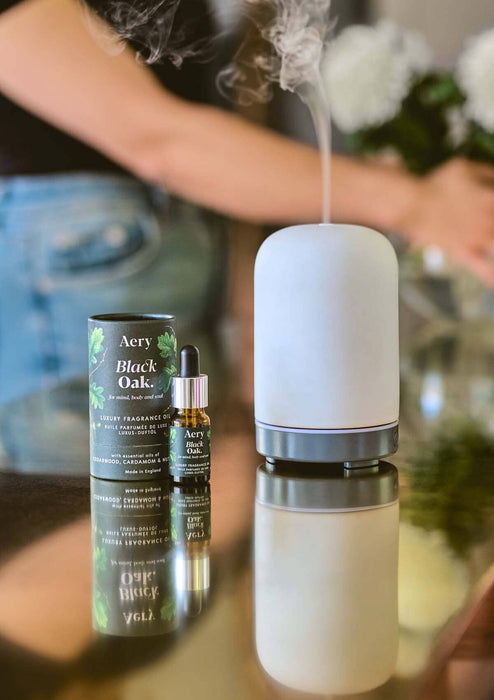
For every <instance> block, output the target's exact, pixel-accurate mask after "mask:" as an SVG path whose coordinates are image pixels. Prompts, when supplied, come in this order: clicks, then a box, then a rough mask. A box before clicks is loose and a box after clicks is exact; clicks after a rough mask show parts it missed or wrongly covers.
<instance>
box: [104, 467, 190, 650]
mask: <svg viewBox="0 0 494 700" xmlns="http://www.w3.org/2000/svg"><path fill="white" fill-rule="evenodd" d="M91 519H92V532H93V626H94V628H95V629H96V630H97V631H98V632H101V633H103V634H109V635H115V636H120V637H143V636H150V635H155V634H164V633H166V632H169V631H172V630H174V629H176V627H177V626H178V622H179V618H178V605H177V597H176V593H175V582H174V555H173V549H172V545H171V538H170V511H169V485H168V481H156V482H154V481H142V482H137V481H136V482H134V483H132V484H129V483H123V482H121V481H106V480H102V479H95V478H92V479H91Z"/></svg>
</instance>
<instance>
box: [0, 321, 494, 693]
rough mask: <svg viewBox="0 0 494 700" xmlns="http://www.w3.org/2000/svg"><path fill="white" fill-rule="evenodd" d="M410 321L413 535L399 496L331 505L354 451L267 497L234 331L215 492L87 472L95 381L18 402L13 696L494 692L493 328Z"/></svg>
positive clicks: (10, 467)
mask: <svg viewBox="0 0 494 700" xmlns="http://www.w3.org/2000/svg"><path fill="white" fill-rule="evenodd" d="M408 320H409V323H408V324H405V325H406V328H407V330H406V333H405V337H404V339H403V342H402V354H403V356H402V363H401V366H402V375H403V376H402V411H401V441H400V448H399V451H398V453H397V454H396V455H393V456H392V457H391V458H390V459H389V460H388V462H390V463H391V464H392V465H394V466H395V467H396V468H397V470H398V475H399V485H400V499H399V500H400V504H399V506H400V507H399V517H400V529H399V533H398V520H397V519H398V506H397V504H396V502H395V501H393V497H392V495H391V496H389V498H388V499H387V502H386V503H379V504H377V505H376V504H374V505H375V506H376V507H369V508H365V509H360V510H354V511H348V512H345V510H344V509H343V510H341V509H338V508H337V507H335V501H334V500H332V499H334V492H335V488H336V486H335V484H336V483H337V481H338V480H340V482H341V483H340V486H339V487H338V488H340V487H341V488H342V489H346V488H347V486H348V481H345V478H346V477H345V474H344V472H343V470H342V467H334V468H332V470H328V472H327V473H319V474H317V475H316V477H317V478H318V479H319V480H320V484H321V486H320V488H318V489H316V490H315V491H314V493H315V494H316V496H315V497H314V498H315V501H314V500H310V499H311V498H312V496H310V497H308V496H307V493H309V494H310V493H311V492H310V487H311V484H309V491H308V490H307V488H306V486H307V485H305V486H304V479H307V478H308V477H309V475H308V473H307V472H297V470H296V469H295V472H294V473H286V472H283V470H282V471H281V472H279V473H276V474H274V475H272V474H269V472H266V474H267V476H266V479H268V480H269V479H272V478H276V479H279V480H281V484H282V486H281V487H280V488H281V489H282V490H283V489H285V492H286V493H288V492H290V498H291V499H292V500H291V501H290V503H289V504H288V505H286V503H285V505H284V502H283V501H281V502H279V501H276V502H270V501H269V498H270V497H269V494H270V493H274V492H275V491H276V488H274V490H273V489H272V488H271V486H270V485H269V484H268V486H266V484H265V483H264V484H263V485H262V494H261V493H258V496H259V497H258V500H257V503H256V471H257V469H258V467H259V465H260V464H261V462H262V460H261V458H260V457H259V455H257V454H256V451H255V441H254V430H253V410H252V405H251V400H250V397H249V396H247V395H246V396H244V395H243V392H242V388H241V387H242V386H244V385H248V383H249V382H248V381H247V382H245V381H244V382H241V381H240V380H239V372H240V371H241V368H239V367H238V366H236V365H235V363H234V362H233V361H232V355H237V356H238V352H235V353H229V352H228V351H227V349H226V348H227V347H228V346H231V345H232V343H231V338H230V340H229V341H228V342H225V338H224V336H222V338H220V339H219V340H218V339H217V338H216V339H215V338H213V339H210V340H203V341H201V347H202V349H203V356H204V366H205V368H206V370H207V371H209V373H210V375H211V388H212V391H211V394H212V405H211V408H210V411H209V413H210V415H211V418H212V425H213V463H212V479H211V487H210V488H209V487H208V486H203V487H190V488H188V487H187V488H186V487H176V486H173V485H172V484H170V483H169V482H168V481H161V482H139V483H134V482H110V481H102V480H96V479H91V480H90V478H89V475H88V420H87V385H86V383H85V382H84V381H83V380H81V381H74V382H71V383H69V384H66V385H64V386H62V387H58V388H55V389H53V390H51V391H47V392H45V393H43V394H39V395H36V396H28V397H25V398H24V399H21V400H19V401H17V402H15V403H14V404H11V405H9V406H4V407H3V408H2V409H1V412H0V445H1V448H0V449H1V456H0V463H1V472H0V538H1V542H2V548H1V559H0V674H1V675H0V678H1V683H0V688H1V690H0V697H1V698H2V699H3V700H20V699H22V698H29V699H31V698H32V699H33V700H35V699H36V700H37V699H39V698H43V699H44V698H56V699H60V700H61V699H66V698H67V699H71V700H72V699H73V698H74V699H81V700H83V699H84V700H85V699H86V698H87V699H91V700H98V699H99V698H102V699H118V700H134V698H135V700H155V699H156V700H158V699H159V700H162V699H164V698H181V699H183V700H189V699H190V700H192V698H194V699H196V698H204V700H209V699H210V698H211V700H213V699H214V700H217V699H221V700H222V699H228V700H230V699H232V700H233V699H234V698H235V699H239V700H258V699H259V700H263V699H264V698H290V699H292V698H301V699H303V698H309V697H339V696H340V695H342V694H346V695H348V696H349V697H355V698H357V697H358V698H390V699H391V698H392V699H393V700H400V699H401V698H417V699H418V698H424V699H425V698H437V699H439V700H441V699H442V698H445V699H446V698H447V699H448V700H449V699H451V700H456V699H458V700H459V699H465V700H467V699H468V700H470V699H475V700H483V699H484V698H485V699H487V698H492V697H493V693H494V519H493V518H494V496H493V493H494V378H493V377H494V375H493V369H494V361H493V360H494V358H493V355H494V324H492V322H486V321H483V322H480V321H479V322H475V321H472V322H462V323H452V322H444V321H441V322H437V323H427V324H426V323H422V324H417V323H415V324H414V319H413V318H412V319H408ZM233 345H235V343H233ZM241 364H242V365H243V366H244V367H245V366H247V367H248V363H241ZM338 469H339V470H340V471H338ZM390 469H391V470H392V468H390ZM335 470H336V471H335ZM387 473H388V477H386V478H389V474H390V473H394V472H392V471H389V472H387ZM313 476H314V475H311V478H312V477H313ZM316 477H314V478H316ZM379 478H381V477H380V475H379V474H377V475H376V474H371V475H369V479H379ZM331 479H333V481H332V482H330V480H331ZM283 480H284V481H283ZM288 483H290V484H291V486H290V487H289V488H288V487H286V488H285V486H286V485H287V484H288ZM283 484H284V485H285V486H283ZM258 488H260V487H258ZM277 488H278V487H277ZM351 488H353V485H351ZM386 488H388V491H386V493H388V494H390V493H391V491H390V490H389V488H391V487H390V486H389V483H388V486H387V487H386ZM270 489H271V490H270ZM278 492H279V489H278V491H276V493H278ZM380 493H382V491H380ZM266 494H268V496H266ZM325 494H326V495H327V494H329V495H328V496H327V498H328V499H329V500H328V503H329V505H328V507H325V501H324V498H325V497H326V496H325ZM380 497H381V496H380ZM276 498H278V496H276ZM307 498H308V499H309V500H307ZM266 499H267V500H266ZM293 499H294V500H293ZM304 499H305V500H304ZM385 500H386V499H385ZM254 515H256V526H255V528H254ZM254 529H256V532H255V536H254ZM398 541H399V564H398V565H397V556H396V555H397V551H398ZM254 543H255V546H254ZM254 561H255V563H256V567H255V570H254V565H253V564H254ZM254 602H255V603H256V604H255V605H254ZM388 677H389V678H388ZM376 685H377V686H378V687H373V686H376Z"/></svg>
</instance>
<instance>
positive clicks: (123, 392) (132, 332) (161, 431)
mask: <svg viewBox="0 0 494 700" xmlns="http://www.w3.org/2000/svg"><path fill="white" fill-rule="evenodd" d="M88 339H89V407H90V408H89V411H90V426H91V434H90V436H91V474H92V475H93V476H97V477H99V478H102V479H112V480H119V479H121V480H125V481H127V480H141V479H156V478H160V477H165V476H167V474H168V426H169V422H170V414H171V384H172V377H173V376H174V375H175V374H176V373H177V368H176V365H177V340H176V335H175V317H174V316H170V315H147V314H104V315H101V316H92V317H91V318H90V319H89V336H88Z"/></svg>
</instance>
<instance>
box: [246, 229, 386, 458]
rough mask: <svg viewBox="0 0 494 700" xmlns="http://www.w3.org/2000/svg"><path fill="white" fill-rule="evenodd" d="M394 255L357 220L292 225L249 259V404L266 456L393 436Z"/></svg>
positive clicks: (370, 453)
mask: <svg viewBox="0 0 494 700" xmlns="http://www.w3.org/2000/svg"><path fill="white" fill-rule="evenodd" d="M398 411H399V357H398V265H397V260H396V256H395V253H394V250H393V248H392V246H391V244H390V243H389V242H388V241H387V239H386V238H385V237H384V236H383V235H381V234H380V233H377V232H376V231H373V230H372V229H369V228H365V227H363V226H348V225H339V224H314V225H304V226H293V227H290V228H286V229H283V230H281V231H278V232H276V233H274V234H273V235H272V236H270V237H269V238H268V239H267V240H266V241H265V242H264V243H263V245H262V246H261V248H260V250H259V253H258V255H257V260H256V267H255V412H256V433H257V447H258V451H259V452H260V453H261V454H263V455H265V456H266V457H267V458H268V460H269V459H273V460H276V459H281V460H295V461H299V462H346V463H347V464H348V465H349V466H353V465H354V464H356V465H357V466H358V465H359V464H363V463H365V462H368V461H370V460H376V459H379V458H380V457H384V456H386V455H389V454H392V453H393V452H395V451H396V448H397V443H398Z"/></svg>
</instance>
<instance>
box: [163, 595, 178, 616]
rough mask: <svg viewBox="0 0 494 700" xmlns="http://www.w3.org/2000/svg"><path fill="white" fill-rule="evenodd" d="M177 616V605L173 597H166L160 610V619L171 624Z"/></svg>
mask: <svg viewBox="0 0 494 700" xmlns="http://www.w3.org/2000/svg"><path fill="white" fill-rule="evenodd" d="M176 616H177V604H176V602H175V597H174V596H168V597H167V598H165V599H164V601H163V605H162V606H161V609H160V617H161V619H162V620H164V621H165V622H172V620H174V619H175V618H176Z"/></svg>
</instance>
